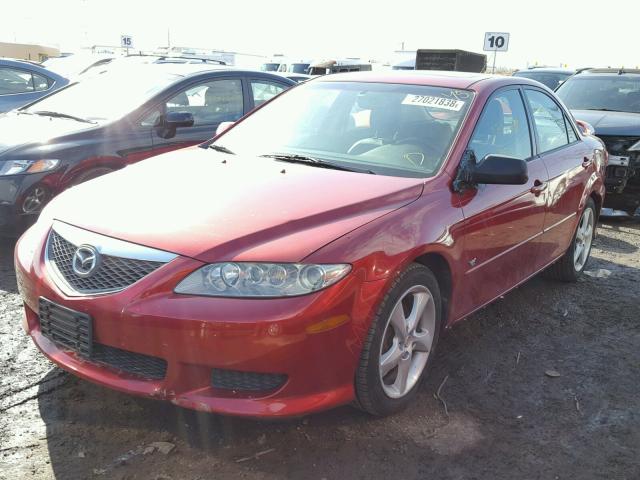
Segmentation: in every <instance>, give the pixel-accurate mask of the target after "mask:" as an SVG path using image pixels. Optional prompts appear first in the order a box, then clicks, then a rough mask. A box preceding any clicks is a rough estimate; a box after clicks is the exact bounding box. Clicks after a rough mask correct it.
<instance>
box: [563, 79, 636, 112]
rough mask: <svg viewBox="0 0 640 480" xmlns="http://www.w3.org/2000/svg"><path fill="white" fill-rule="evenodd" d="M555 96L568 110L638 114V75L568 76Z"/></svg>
mask: <svg viewBox="0 0 640 480" xmlns="http://www.w3.org/2000/svg"><path fill="white" fill-rule="evenodd" d="M557 93H558V96H559V97H560V98H561V99H562V101H563V102H564V103H565V104H566V105H567V106H568V107H569V108H570V109H572V110H615V111H619V112H631V113H640V75H616V76H606V77H601V76H596V75H593V76H589V75H584V76H581V75H577V76H575V77H571V78H570V79H569V80H567V81H566V82H565V83H563V84H562V86H561V87H560V88H559V89H558V92H557Z"/></svg>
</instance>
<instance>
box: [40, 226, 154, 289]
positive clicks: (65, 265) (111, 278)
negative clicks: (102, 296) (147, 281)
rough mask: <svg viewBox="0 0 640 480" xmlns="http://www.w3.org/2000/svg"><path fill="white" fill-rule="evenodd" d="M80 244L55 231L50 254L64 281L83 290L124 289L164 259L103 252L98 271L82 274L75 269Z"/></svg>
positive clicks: (48, 250)
mask: <svg viewBox="0 0 640 480" xmlns="http://www.w3.org/2000/svg"><path fill="white" fill-rule="evenodd" d="M77 247H78V246H77V245H74V244H73V243H71V242H69V241H67V240H66V239H65V238H63V237H62V235H60V234H59V233H57V232H56V231H55V230H51V234H50V235H49V240H48V245H47V256H48V260H49V262H51V263H52V264H53V265H54V266H55V268H56V269H57V271H58V273H59V274H60V276H62V278H63V279H64V281H65V282H66V283H67V284H68V285H69V286H70V287H71V288H73V289H74V290H75V291H77V292H79V293H106V292H115V291H118V290H122V289H124V288H126V287H128V286H129V285H131V284H133V283H135V282H137V281H138V280H140V279H141V278H142V277H144V276H145V275H148V274H149V273H151V272H153V271H154V270H156V269H157V268H159V267H160V266H162V265H163V264H164V263H163V262H153V261H148V260H137V259H132V258H124V257H115V256H110V255H102V256H101V260H100V264H99V266H98V268H97V270H96V272H95V273H94V274H92V275H91V276H89V277H81V276H79V275H77V274H76V273H75V272H74V271H73V267H72V262H73V255H74V253H75V251H76V248H77Z"/></svg>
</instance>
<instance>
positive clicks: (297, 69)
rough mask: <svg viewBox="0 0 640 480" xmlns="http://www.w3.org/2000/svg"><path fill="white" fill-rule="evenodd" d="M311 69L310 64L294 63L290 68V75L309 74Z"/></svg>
mask: <svg viewBox="0 0 640 480" xmlns="http://www.w3.org/2000/svg"><path fill="white" fill-rule="evenodd" d="M308 69H309V64H308V63H292V64H291V66H290V67H289V72H290V73H307V70H308Z"/></svg>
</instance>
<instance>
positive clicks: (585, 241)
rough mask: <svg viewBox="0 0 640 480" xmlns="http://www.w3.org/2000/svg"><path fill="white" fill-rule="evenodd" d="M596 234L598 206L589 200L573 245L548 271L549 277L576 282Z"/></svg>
mask: <svg viewBox="0 0 640 480" xmlns="http://www.w3.org/2000/svg"><path fill="white" fill-rule="evenodd" d="M595 233H596V205H595V203H594V202H593V199H591V198H590V199H589V200H587V205H586V206H585V207H584V210H583V211H582V215H581V216H580V220H579V221H578V227H577V228H576V232H575V233H574V235H573V240H572V241H571V245H570V246H569V248H568V249H567V251H566V252H565V254H564V255H563V256H562V257H561V258H560V259H559V260H558V261H557V262H556V263H554V264H553V265H551V266H550V267H549V268H548V269H547V272H546V273H547V276H548V277H550V278H553V279H555V280H560V281H562V282H575V281H577V280H578V277H579V276H580V274H581V273H582V271H583V270H584V267H585V265H586V264H587V260H589V254H590V253H591V244H592V242H593V237H594V235H595Z"/></svg>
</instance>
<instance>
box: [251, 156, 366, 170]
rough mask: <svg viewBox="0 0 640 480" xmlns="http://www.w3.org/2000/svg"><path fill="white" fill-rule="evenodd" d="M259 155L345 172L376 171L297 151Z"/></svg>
mask: <svg viewBox="0 0 640 480" xmlns="http://www.w3.org/2000/svg"><path fill="white" fill-rule="evenodd" d="M260 156H261V157H266V158H273V159H275V160H278V161H280V162H289V163H302V164H304V165H312V166H315V167H320V168H331V169H333V170H343V171H345V172H356V173H368V174H371V175H375V174H376V172H374V171H373V170H367V169H364V168H355V167H347V166H344V165H339V164H337V163H333V162H328V161H327V160H320V159H319V158H314V157H309V156H307V155H299V154H297V153H269V154H267V155H260Z"/></svg>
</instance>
